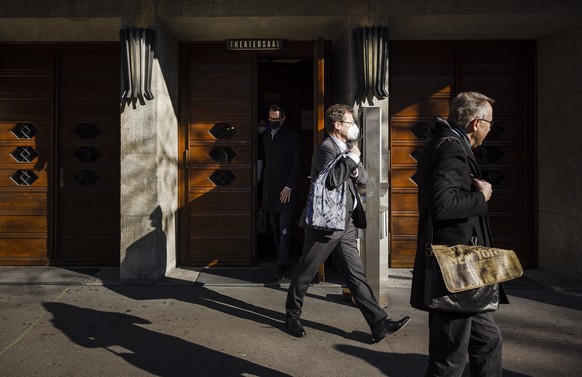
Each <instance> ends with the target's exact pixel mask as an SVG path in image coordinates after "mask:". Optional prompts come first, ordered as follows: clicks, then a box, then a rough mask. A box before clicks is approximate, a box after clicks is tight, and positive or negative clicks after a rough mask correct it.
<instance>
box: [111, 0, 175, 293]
mask: <svg viewBox="0 0 582 377" xmlns="http://www.w3.org/2000/svg"><path fill="white" fill-rule="evenodd" d="M126 1H127V0H126ZM129 2H130V3H132V1H129ZM138 3H139V4H142V7H145V9H143V12H141V13H140V12H137V14H132V15H129V16H127V17H126V19H127V20H130V21H131V20H134V21H135V22H136V24H134V25H125V26H124V27H130V26H132V27H135V26H136V25H137V26H138V27H152V25H153V24H154V23H155V20H152V13H151V9H152V8H151V3H152V2H151V1H146V2H138ZM136 4H137V3H136ZM138 10H139V9H138ZM156 34H157V39H156V50H155V55H154V68H153V75H152V84H151V86H152V87H151V89H152V93H153V95H154V99H152V100H145V99H140V100H136V101H131V102H127V103H122V106H121V135H120V137H121V198H120V202H121V214H120V216H121V242H120V280H121V281H122V282H123V283H132V284H152V283H155V282H156V281H157V280H158V279H159V278H160V277H162V276H164V275H165V273H166V272H167V271H168V270H170V269H171V268H173V267H175V265H176V244H177V242H176V213H177V211H178V208H177V203H178V117H177V114H178V100H177V98H178V80H177V74H178V44H177V42H176V41H175V40H173V39H172V38H171V37H169V36H168V35H167V34H166V33H165V32H164V31H163V30H162V29H161V28H156Z"/></svg>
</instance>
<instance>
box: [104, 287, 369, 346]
mask: <svg viewBox="0 0 582 377" xmlns="http://www.w3.org/2000/svg"><path fill="white" fill-rule="evenodd" d="M166 283H167V284H168V282H167V281H166ZM176 285H178V286H179V285H180V283H179V282H176ZM108 288H109V289H111V290H112V291H114V292H115V293H117V294H119V295H122V296H125V297H128V298H131V299H133V300H162V299H173V300H177V301H181V302H185V303H190V304H193V305H199V306H202V307H206V308H209V309H213V310H216V311H218V312H220V313H223V314H227V315H230V316H234V317H238V318H241V319H245V320H250V321H254V322H256V323H258V324H262V325H267V326H271V327H273V328H276V329H278V330H279V331H283V332H285V333H286V332H287V330H286V329H285V324H284V321H285V313H284V310H285V308H284V305H285V302H284V301H282V302H281V311H276V310H272V309H269V308H265V307H261V306H257V305H253V304H251V303H248V302H246V301H242V300H239V299H236V298H234V297H231V296H227V295H223V294H221V293H218V292H216V291H214V290H212V289H209V288H206V287H204V286H196V287H192V286H190V288H188V289H184V288H185V287H181V288H179V289H176V286H171V285H164V286H153V287H149V288H148V289H147V290H144V289H142V288H140V287H132V286H109V287H108ZM273 289H276V290H281V291H283V292H286V291H287V290H286V289H285V288H273ZM308 296H310V297H314V298H317V299H322V300H326V301H333V302H335V303H337V304H339V305H344V304H346V303H345V302H342V301H341V300H339V299H338V300H336V299H330V298H322V297H321V296H316V295H310V294H309V292H308ZM302 323H303V325H304V326H308V327H310V328H314V329H317V330H319V331H322V332H327V333H330V334H334V335H336V336H339V337H342V338H346V339H351V340H354V341H357V342H362V343H366V344H371V343H372V337H371V335H370V334H365V333H363V332H358V331H354V332H349V333H348V332H346V331H343V330H341V329H338V328H336V327H333V326H328V325H325V324H322V323H318V322H313V321H309V320H303V319H302Z"/></svg>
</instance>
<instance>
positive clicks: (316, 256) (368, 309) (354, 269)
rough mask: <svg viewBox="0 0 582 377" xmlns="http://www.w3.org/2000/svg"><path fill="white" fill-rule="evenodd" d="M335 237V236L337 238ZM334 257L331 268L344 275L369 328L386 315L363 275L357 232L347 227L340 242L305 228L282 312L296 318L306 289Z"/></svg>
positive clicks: (299, 312) (351, 227) (352, 226)
mask: <svg viewBox="0 0 582 377" xmlns="http://www.w3.org/2000/svg"><path fill="white" fill-rule="evenodd" d="M336 236H337V234H336ZM332 253H333V258H334V265H335V266H337V267H338V268H339V271H340V273H341V274H342V275H343V277H344V279H345V281H346V284H347V286H348V288H349V289H350V292H351V294H352V295H353V297H354V300H355V302H356V305H357V306H358V308H359V309H360V311H361V312H362V314H363V315H364V318H365V319H366V322H367V323H368V325H369V326H370V327H372V326H373V325H374V324H375V323H376V322H378V321H380V320H381V319H383V318H384V317H386V312H385V311H384V309H382V308H381V307H380V306H378V301H377V300H376V298H375V297H374V293H373V292H372V289H371V288H370V286H369V285H368V282H367V280H366V276H365V274H364V266H363V264H362V260H361V259H360V255H359V253H358V248H357V243H356V228H355V227H354V225H353V224H352V222H351V221H350V223H349V226H348V227H347V229H346V230H345V231H344V232H343V234H342V235H341V237H339V238H331V237H329V236H328V235H326V234H325V233H322V232H318V231H315V230H312V229H309V228H305V241H304V243H303V255H302V256H301V259H300V260H299V263H298V264H297V267H296V268H295V271H294V272H293V277H292V279H291V284H290V285H289V291H288V292H287V302H286V304H285V309H286V312H287V315H289V316H292V317H297V318H299V317H300V316H301V308H302V307H303V299H304V298H305V294H306V293H307V288H309V285H310V284H311V281H312V280H313V278H314V277H315V274H316V273H317V270H318V268H319V266H320V265H321V264H322V263H323V262H325V260H326V259H327V257H328V256H329V255H330V254H332Z"/></svg>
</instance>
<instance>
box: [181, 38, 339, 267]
mask: <svg viewBox="0 0 582 377" xmlns="http://www.w3.org/2000/svg"><path fill="white" fill-rule="evenodd" d="M204 43H205V44H216V46H220V45H222V46H223V48H224V50H226V43H225V42H224V41H217V42H204ZM196 45H199V43H196V42H186V43H181V44H180V46H179V73H178V75H179V82H180V84H179V85H180V87H179V106H180V108H179V125H178V127H179V137H178V148H179V149H178V151H179V152H178V166H179V169H178V187H179V189H178V226H177V232H178V240H177V246H178V253H177V254H178V256H177V261H176V262H177V263H176V264H177V265H178V266H180V265H185V264H186V260H187V254H188V250H189V233H188V232H189V206H188V170H187V166H186V165H187V161H188V150H187V148H188V142H189V139H188V138H189V135H188V129H189V119H188V117H189V116H188V114H189V96H188V89H189V83H188V76H189V72H188V55H189V53H190V52H191V51H192V49H195V48H196ZM331 46H332V44H331V41H324V40H323V39H319V40H317V41H285V43H284V48H283V49H282V50H275V51H255V52H253V55H254V57H253V60H254V64H253V72H252V77H253V86H252V91H253V93H252V97H253V99H252V103H253V110H252V118H251V119H252V121H251V122H252V124H256V123H257V122H258V119H257V114H256V113H257V112H256V108H257V103H258V100H257V96H258V92H257V80H258V73H257V68H258V67H257V56H268V57H274V58H286V59H292V58H309V59H313V61H314V88H313V90H314V109H313V110H314V111H313V113H314V115H313V117H314V118H313V122H314V130H313V148H314V150H315V148H316V147H317V146H318V145H319V143H320V142H321V140H323V135H324V132H323V125H324V117H325V114H324V111H325V108H326V107H327V106H329V104H330V101H331V75H330V72H331V69H330V60H331V59H330V58H331V51H332V50H331ZM217 48H219V47H217ZM252 142H253V145H254V147H253V161H254V166H253V172H255V174H256V168H257V167H256V153H257V148H256V143H257V136H256V135H254V134H253V139H252ZM255 181H256V180H255ZM256 191H257V188H256V182H253V187H252V198H253V199H252V200H253V203H251V205H252V208H255V207H256V203H255V202H256ZM250 221H251V224H252V234H251V237H252V241H251V244H252V249H253V250H252V258H251V261H252V264H255V262H256V259H257V247H256V213H255V211H253V213H252V215H251V216H250Z"/></svg>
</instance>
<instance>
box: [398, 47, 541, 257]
mask: <svg viewBox="0 0 582 377" xmlns="http://www.w3.org/2000/svg"><path fill="white" fill-rule="evenodd" d="M534 46H535V45H534V44H533V43H531V42H510V41H506V42H502V41H491V42H485V41H484V42H476V41H471V42H392V43H391V45H390V149H391V161H390V166H391V172H390V208H391V210H390V215H391V216H390V233H391V242H390V248H391V252H390V265H391V267H411V266H412V265H413V263H414V254H415V251H416V235H417V222H418V205H417V186H416V182H415V173H416V155H417V153H418V152H419V150H420V149H421V147H422V146H423V145H424V144H425V143H426V141H427V140H428V139H429V137H430V131H429V122H430V120H431V118H432V117H434V116H441V117H444V118H446V117H447V114H448V109H449V108H448V106H449V101H450V100H451V99H452V98H453V97H454V95H456V94H457V93H459V92H462V91H478V92H481V93H484V94H486V95H488V96H489V97H491V98H493V99H494V100H495V101H496V102H495V105H494V106H493V110H494V111H493V115H494V120H495V125H494V127H492V129H491V132H490V133H489V135H488V136H487V138H486V139H485V142H484V143H483V145H482V146H481V147H479V148H478V149H476V150H475V151H474V153H475V156H476V158H477V160H478V162H479V164H480V166H481V170H482V172H483V175H484V178H485V179H486V180H487V181H489V182H490V183H491V184H492V185H493V188H494V192H495V195H494V196H493V198H492V200H491V201H490V202H489V215H490V220H491V230H492V232H493V238H494V240H495V244H496V246H498V247H501V248H510V249H513V250H515V251H516V253H517V255H518V256H519V258H520V260H521V262H522V264H523V265H524V267H535V265H536V263H537V254H536V221H535V219H536V212H537V211H536V178H535V177H536V171H535V133H536V131H535V107H534V106H535V89H534V88H535V80H534V62H535V47H534Z"/></svg>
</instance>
